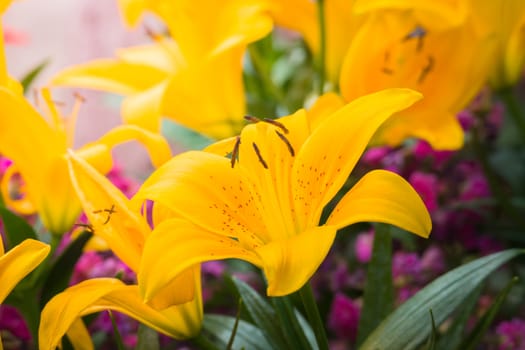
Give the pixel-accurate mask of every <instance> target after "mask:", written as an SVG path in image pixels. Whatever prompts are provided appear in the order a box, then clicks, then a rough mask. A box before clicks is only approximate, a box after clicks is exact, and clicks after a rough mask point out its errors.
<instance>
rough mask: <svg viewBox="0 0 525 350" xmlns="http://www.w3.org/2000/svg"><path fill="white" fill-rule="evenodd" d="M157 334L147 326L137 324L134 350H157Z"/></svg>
mask: <svg viewBox="0 0 525 350" xmlns="http://www.w3.org/2000/svg"><path fill="white" fill-rule="evenodd" d="M159 349H160V344H159V334H158V333H157V332H156V331H155V330H153V329H151V328H149V327H148V326H145V325H143V324H142V323H141V324H139V331H138V334H137V346H136V347H135V350H159Z"/></svg>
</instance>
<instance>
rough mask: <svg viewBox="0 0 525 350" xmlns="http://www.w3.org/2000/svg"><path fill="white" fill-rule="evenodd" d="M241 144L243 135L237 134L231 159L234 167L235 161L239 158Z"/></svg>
mask: <svg viewBox="0 0 525 350" xmlns="http://www.w3.org/2000/svg"><path fill="white" fill-rule="evenodd" d="M240 145H241V137H240V136H237V137H236V138H235V145H233V150H232V159H231V165H232V168H233V167H234V166H235V162H236V161H237V160H238V157H239V146H240Z"/></svg>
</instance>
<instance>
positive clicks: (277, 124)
mask: <svg viewBox="0 0 525 350" xmlns="http://www.w3.org/2000/svg"><path fill="white" fill-rule="evenodd" d="M262 121H263V122H265V123H268V124H272V125H275V126H276V127H278V128H280V129H281V130H282V131H284V133H285V134H288V132H289V131H288V129H287V128H286V126H284V124H283V123H280V122H278V121H277V120H275V119H269V118H264V119H263V120H262Z"/></svg>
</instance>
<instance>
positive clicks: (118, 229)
mask: <svg viewBox="0 0 525 350" xmlns="http://www.w3.org/2000/svg"><path fill="white" fill-rule="evenodd" d="M67 162H68V166H69V174H70V176H71V181H72V183H73V186H74V188H75V190H76V192H77V195H78V197H79V199H80V201H81V203H82V206H83V208H84V212H85V213H86V215H87V217H88V218H89V221H90V223H91V224H92V225H93V229H94V231H95V234H96V235H98V236H100V237H102V238H103V239H104V240H105V241H106V242H107V243H108V245H109V247H110V248H111V250H113V252H114V253H115V254H116V255H117V256H118V257H119V258H120V259H121V260H122V261H123V262H124V263H126V265H128V266H129V267H130V268H131V269H132V270H133V271H138V267H139V261H140V256H141V252H142V247H143V245H144V240H145V237H146V236H147V235H148V233H149V231H150V229H149V227H148V224H147V223H146V222H145V220H144V219H143V218H142V217H141V216H140V215H139V214H137V213H134V212H132V211H131V210H130V205H129V200H128V199H127V198H126V197H125V196H124V194H122V192H120V190H119V189H117V188H116V187H115V186H114V185H113V184H112V183H111V182H110V181H109V180H108V179H107V178H106V177H104V176H103V175H102V174H100V173H98V172H97V171H96V170H95V169H94V168H93V167H92V166H90V165H89V164H88V163H87V162H86V161H85V160H83V159H82V158H80V157H78V156H76V155H75V154H74V153H72V152H71V153H70V155H69V157H68V158H67Z"/></svg>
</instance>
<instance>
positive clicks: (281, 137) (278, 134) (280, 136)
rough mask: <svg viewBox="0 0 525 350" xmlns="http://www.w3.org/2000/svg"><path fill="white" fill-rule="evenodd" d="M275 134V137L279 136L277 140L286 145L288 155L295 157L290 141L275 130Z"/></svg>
mask: <svg viewBox="0 0 525 350" xmlns="http://www.w3.org/2000/svg"><path fill="white" fill-rule="evenodd" d="M275 133H276V134H277V136H279V138H280V139H281V140H282V141H283V142H284V144H285V145H286V147H288V151H290V154H291V155H292V157H294V156H295V151H294V149H293V147H292V144H291V143H290V140H288V139H287V138H286V136H284V135H283V134H281V133H280V132H279V131H277V130H275Z"/></svg>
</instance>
